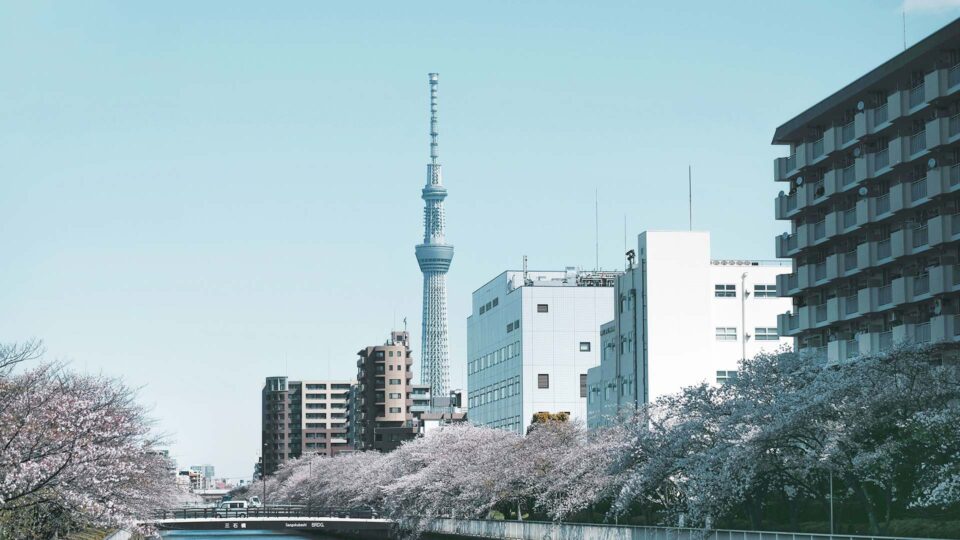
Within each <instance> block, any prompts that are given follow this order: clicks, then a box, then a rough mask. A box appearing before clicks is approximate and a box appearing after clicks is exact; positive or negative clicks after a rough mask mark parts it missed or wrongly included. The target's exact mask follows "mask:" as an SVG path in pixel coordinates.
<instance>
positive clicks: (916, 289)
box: [913, 273, 930, 296]
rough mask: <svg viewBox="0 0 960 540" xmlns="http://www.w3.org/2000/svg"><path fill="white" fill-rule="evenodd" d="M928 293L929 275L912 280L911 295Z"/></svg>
mask: <svg viewBox="0 0 960 540" xmlns="http://www.w3.org/2000/svg"><path fill="white" fill-rule="evenodd" d="M928 292H930V274H927V273H923V274H920V275H919V276H914V278H913V294H914V296H918V295H921V294H927V293H928Z"/></svg>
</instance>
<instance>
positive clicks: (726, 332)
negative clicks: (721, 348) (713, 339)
mask: <svg viewBox="0 0 960 540" xmlns="http://www.w3.org/2000/svg"><path fill="white" fill-rule="evenodd" d="M736 340H737V328H736V327H732V326H727V327H722V326H718V327H717V341H736Z"/></svg>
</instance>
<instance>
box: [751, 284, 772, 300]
mask: <svg viewBox="0 0 960 540" xmlns="http://www.w3.org/2000/svg"><path fill="white" fill-rule="evenodd" d="M753 296H754V298H776V297H777V286H776V285H754V286H753Z"/></svg>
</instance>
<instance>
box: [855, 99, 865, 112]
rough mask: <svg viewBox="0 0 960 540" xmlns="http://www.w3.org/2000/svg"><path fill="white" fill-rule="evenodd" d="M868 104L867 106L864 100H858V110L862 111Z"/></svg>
mask: <svg viewBox="0 0 960 540" xmlns="http://www.w3.org/2000/svg"><path fill="white" fill-rule="evenodd" d="M866 106H867V105H866V104H865V103H864V102H862V101H858V102H857V110H858V111H862V110H863V109H864V108H865V107H866Z"/></svg>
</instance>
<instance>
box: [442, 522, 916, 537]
mask: <svg viewBox="0 0 960 540" xmlns="http://www.w3.org/2000/svg"><path fill="white" fill-rule="evenodd" d="M427 530H428V531H430V532H433V533H441V534H453V535H460V536H472V537H476V538H507V539H516V540H543V539H563V540H588V539H589V540H920V539H917V538H911V537H904V536H865V535H847V534H819V533H791V532H777V531H744V530H735V529H715V530H709V529H694V528H684V527H647V526H637V525H607V524H593V523H552V522H544V521H492V520H479V519H447V518H440V519H435V520H433V521H432V522H430V524H429V525H428V526H427Z"/></svg>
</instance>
